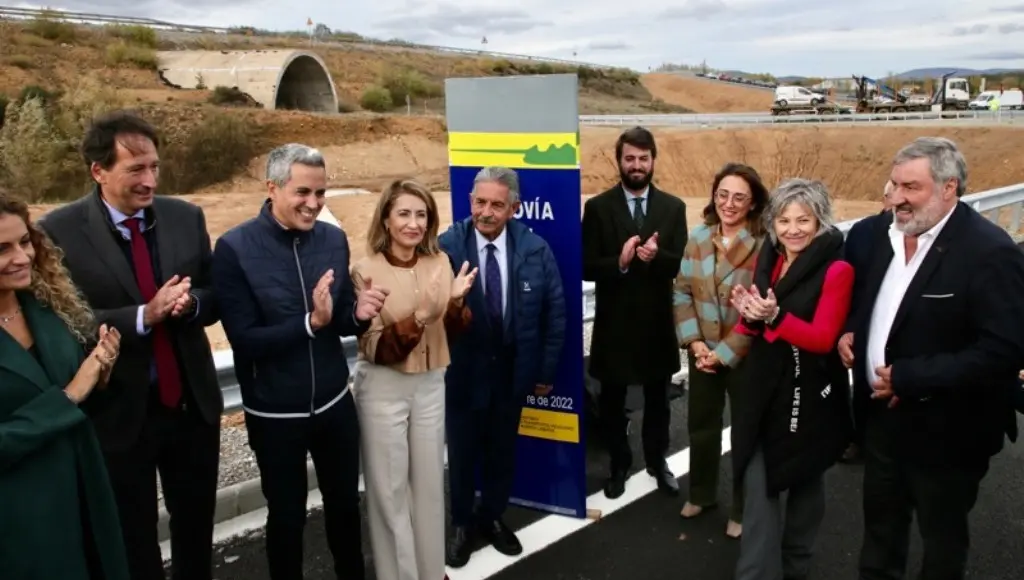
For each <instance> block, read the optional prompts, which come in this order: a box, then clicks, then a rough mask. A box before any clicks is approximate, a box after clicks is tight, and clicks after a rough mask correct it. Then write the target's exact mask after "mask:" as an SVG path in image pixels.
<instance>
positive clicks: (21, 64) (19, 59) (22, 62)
mask: <svg viewBox="0 0 1024 580" xmlns="http://www.w3.org/2000/svg"><path fill="white" fill-rule="evenodd" d="M4 62H6V63H7V64H8V65H10V66H14V67H18V68H20V69H22V70H29V69H33V68H36V63H34V62H32V58H31V57H28V56H25V55H23V54H16V55H14V56H9V57H7V58H5V59H4Z"/></svg>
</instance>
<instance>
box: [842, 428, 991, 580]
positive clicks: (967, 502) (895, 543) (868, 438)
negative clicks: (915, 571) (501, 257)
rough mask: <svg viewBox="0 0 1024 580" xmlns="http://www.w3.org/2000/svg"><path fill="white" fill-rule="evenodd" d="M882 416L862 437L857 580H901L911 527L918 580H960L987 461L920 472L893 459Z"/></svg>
mask: <svg viewBox="0 0 1024 580" xmlns="http://www.w3.org/2000/svg"><path fill="white" fill-rule="evenodd" d="M884 413H885V411H881V412H879V413H878V414H876V415H875V416H873V417H870V418H869V419H868V420H867V421H866V423H865V426H864V427H865V431H864V545H863V547H862V548H861V553H860V578H861V580H903V578H904V575H905V573H906V568H907V552H908V549H909V546H910V522H911V519H912V515H913V513H914V512H916V513H917V524H918V529H919V530H920V533H921V538H922V539H923V540H924V560H923V562H922V566H921V574H920V576H919V578H920V580H962V579H963V578H964V571H965V569H966V566H967V551H968V547H969V546H970V530H969V526H968V515H969V514H970V512H971V509H972V508H973V507H974V502H975V501H976V500H977V498H978V486H979V485H980V483H981V480H982V478H983V477H984V476H985V474H986V473H987V472H988V460H987V459H985V458H981V459H979V464H978V465H977V466H976V467H959V468H957V467H953V468H949V467H946V468H938V467H923V466H918V465H913V464H911V463H908V462H907V461H905V460H903V459H901V458H898V457H895V456H894V455H893V453H892V452H891V448H892V445H893V441H892V440H891V436H890V435H889V434H888V433H887V432H886V428H885V421H886V420H887V419H889V418H887V417H885V416H884Z"/></svg>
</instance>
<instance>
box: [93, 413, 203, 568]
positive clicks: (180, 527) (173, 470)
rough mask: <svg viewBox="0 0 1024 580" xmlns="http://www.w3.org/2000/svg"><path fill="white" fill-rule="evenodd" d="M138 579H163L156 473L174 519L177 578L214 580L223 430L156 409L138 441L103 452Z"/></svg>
mask: <svg viewBox="0 0 1024 580" xmlns="http://www.w3.org/2000/svg"><path fill="white" fill-rule="evenodd" d="M105 458H106V463H107V471H108V472H109V474H110V483H111V485H112V487H113V489H114V495H115V496H116V499H117V507H118V512H119V514H120V518H121V530H122V533H123V535H124V543H125V549H126V550H127V553H128V568H129V570H130V572H131V577H132V580H164V578H166V576H165V574H164V565H163V558H162V557H161V555H160V543H159V540H158V536H157V521H158V520H159V515H158V510H157V495H156V474H157V472H158V471H159V472H160V485H161V487H162V489H163V492H164V503H165V504H166V506H167V513H168V514H169V515H170V529H171V577H172V578H173V579H174V580H210V578H211V577H212V575H213V516H214V511H215V510H216V507H217V470H218V467H219V464H220V425H219V424H218V425H210V424H208V423H206V422H204V421H203V419H202V418H201V417H200V416H199V411H198V410H196V409H195V407H194V406H192V407H191V408H190V409H189V410H187V411H178V410H169V409H165V408H162V407H160V406H159V405H153V406H152V408H151V410H150V412H149V417H148V418H147V421H146V423H145V425H144V426H143V427H142V431H141V433H140V434H139V439H138V440H137V441H136V442H135V443H134V444H133V445H132V446H130V447H128V448H127V449H125V450H123V451H117V452H108V453H106V454H105Z"/></svg>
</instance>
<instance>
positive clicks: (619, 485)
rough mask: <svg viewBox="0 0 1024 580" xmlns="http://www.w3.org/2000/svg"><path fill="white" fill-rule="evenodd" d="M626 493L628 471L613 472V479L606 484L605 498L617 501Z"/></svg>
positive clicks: (606, 481) (609, 479)
mask: <svg viewBox="0 0 1024 580" xmlns="http://www.w3.org/2000/svg"><path fill="white" fill-rule="evenodd" d="M624 493H626V470H624V469H623V470H612V474H611V477H609V478H608V479H606V480H605V482H604V496H605V497H606V498H608V499H615V498H617V497H619V496H621V495H622V494H624Z"/></svg>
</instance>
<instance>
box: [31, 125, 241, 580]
mask: <svg viewBox="0 0 1024 580" xmlns="http://www.w3.org/2000/svg"><path fill="white" fill-rule="evenodd" d="M159 145H160V142H159V139H158V137H157V135H156V130H155V129H154V128H153V127H152V126H151V125H150V124H149V123H147V122H146V121H145V120H143V119H141V118H139V117H136V116H134V115H131V114H127V113H124V112H116V113H112V114H109V115H107V116H104V117H101V118H99V119H97V120H96V121H95V122H94V123H93V125H92V126H91V127H90V128H89V130H88V131H87V132H86V134H85V137H84V139H83V142H82V155H83V157H84V158H85V162H86V164H87V165H88V167H89V171H90V174H91V176H92V178H93V180H94V182H95V186H94V188H93V190H92V192H91V193H89V194H87V195H85V196H84V197H82V198H81V199H79V200H77V201H74V202H72V203H69V204H67V205H65V206H63V207H61V208H58V209H56V210H54V211H53V212H51V213H50V214H48V215H47V216H45V217H44V218H43V219H42V220H41V221H40V223H39V225H40V226H41V227H42V229H43V230H44V231H46V233H47V234H48V235H49V236H50V238H51V239H52V240H53V241H54V243H55V244H57V246H59V247H60V248H61V249H62V250H63V251H64V254H65V265H66V266H67V267H68V269H69V270H70V272H71V277H72V280H73V281H74V283H75V285H76V286H78V288H79V290H80V291H81V292H82V293H83V294H84V295H85V297H86V299H87V300H88V302H89V305H90V306H91V307H92V309H93V310H94V311H95V314H96V318H97V319H98V322H99V323H105V324H109V325H111V326H113V327H115V328H117V329H118V330H119V331H120V332H121V336H122V339H121V356H120V358H119V360H118V364H117V366H116V367H115V368H114V371H113V374H112V376H111V379H110V383H109V385H108V387H107V388H106V389H105V390H102V391H97V392H96V393H94V396H92V397H90V398H89V399H88V400H87V401H86V402H85V403H83V404H82V408H83V410H84V411H85V412H86V413H87V414H88V415H89V416H90V417H91V418H92V420H93V423H94V425H95V427H96V432H97V435H98V436H99V439H100V443H101V445H102V447H103V451H104V455H105V458H106V463H107V469H108V471H109V473H110V479H111V484H112V485H113V488H114V492H115V495H116V497H117V503H118V510H119V512H120V516H121V527H122V532H123V536H124V541H125V546H126V548H127V553H128V558H129V565H130V570H131V576H132V579H133V580H156V579H160V580H163V579H164V571H163V563H162V559H161V555H160V546H159V542H158V539H157V494H156V473H157V471H159V472H160V481H161V484H162V486H163V492H164V498H165V501H166V505H167V511H168V513H169V514H170V516H171V550H172V560H173V562H172V570H173V578H174V579H175V580H178V579H186V578H187V579H189V580H209V579H210V578H211V575H212V543H213V514H214V508H215V507H216V494H217V469H218V464H219V460H220V415H221V413H222V412H223V409H224V402H223V399H222V397H221V394H220V387H219V385H218V383H217V372H216V369H215V368H214V365H213V355H212V353H211V352H210V343H209V341H208V340H207V338H206V333H205V331H204V329H205V327H206V326H209V325H211V324H214V323H216V322H217V320H218V314H217V308H216V301H215V300H214V299H213V296H212V292H211V290H210V287H211V280H210V278H211V276H210V263H211V249H210V236H209V234H208V233H207V231H206V218H205V216H204V215H203V211H202V210H201V209H200V208H199V207H197V206H195V205H192V204H190V203H188V202H186V201H183V200H180V199H175V198H172V197H163V196H160V197H158V196H156V187H157V180H158V177H159V164H160V158H159V154H158V148H159Z"/></svg>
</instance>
